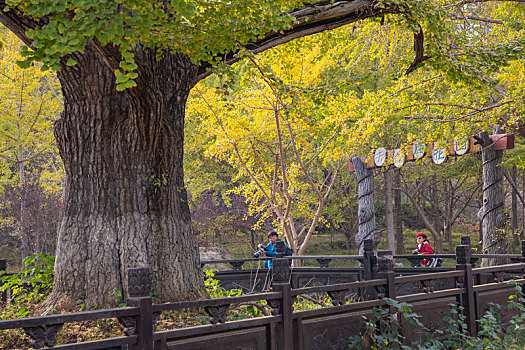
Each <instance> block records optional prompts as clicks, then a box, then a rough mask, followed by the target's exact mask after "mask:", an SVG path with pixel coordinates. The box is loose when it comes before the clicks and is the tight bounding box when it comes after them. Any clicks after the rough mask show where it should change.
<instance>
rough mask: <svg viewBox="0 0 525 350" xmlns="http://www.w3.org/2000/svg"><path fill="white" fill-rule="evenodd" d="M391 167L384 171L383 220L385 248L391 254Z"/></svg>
mask: <svg viewBox="0 0 525 350" xmlns="http://www.w3.org/2000/svg"><path fill="white" fill-rule="evenodd" d="M392 171H393V170H392V169H389V170H388V171H386V172H385V199H386V205H385V219H386V220H385V221H386V241H387V249H388V250H390V251H391V252H392V254H397V252H396V240H395V232H394V210H393V208H392Z"/></svg>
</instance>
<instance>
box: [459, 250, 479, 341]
mask: <svg viewBox="0 0 525 350" xmlns="http://www.w3.org/2000/svg"><path fill="white" fill-rule="evenodd" d="M456 261H457V264H456V270H461V271H464V275H463V281H462V283H461V284H462V287H463V288H465V293H463V294H462V295H460V296H459V298H458V306H463V314H464V315H465V321H466V323H467V330H468V333H469V334H470V335H471V336H472V337H475V336H476V335H477V329H476V300H475V299H474V281H473V278H472V265H471V264H470V246H468V245H458V246H456Z"/></svg>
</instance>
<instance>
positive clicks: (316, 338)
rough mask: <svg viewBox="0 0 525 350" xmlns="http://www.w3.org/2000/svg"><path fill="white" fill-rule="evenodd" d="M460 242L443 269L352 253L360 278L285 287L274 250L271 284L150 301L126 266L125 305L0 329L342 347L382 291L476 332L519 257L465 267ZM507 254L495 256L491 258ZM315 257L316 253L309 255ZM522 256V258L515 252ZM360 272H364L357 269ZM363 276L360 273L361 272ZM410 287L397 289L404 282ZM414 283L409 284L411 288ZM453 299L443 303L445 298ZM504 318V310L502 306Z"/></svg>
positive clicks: (122, 341)
mask: <svg viewBox="0 0 525 350" xmlns="http://www.w3.org/2000/svg"><path fill="white" fill-rule="evenodd" d="M475 256H476V255H471V253H470V247H469V246H468V245H460V246H457V247H456V254H454V258H455V259H456V262H457V263H456V265H455V267H452V268H448V269H447V270H443V269H441V270H440V269H431V268H419V269H415V270H417V271H419V273H418V274H406V275H403V274H400V273H399V271H397V272H396V268H394V267H393V262H392V260H391V259H388V258H387V257H385V256H378V255H376V254H372V255H370V256H369V258H368V259H367V258H366V255H365V257H359V259H360V260H361V261H362V263H363V265H365V263H366V261H367V260H368V261H369V265H370V268H367V269H368V270H367V271H368V272H366V273H365V271H366V270H365V269H363V270H362V274H361V278H360V279H359V280H357V281H352V282H348V283H338V284H331V285H324V286H313V287H305V288H293V287H292V284H291V279H292V274H293V270H294V269H292V268H291V267H290V264H289V258H284V257H283V256H282V253H280V255H278V257H277V258H275V259H274V260H273V268H272V270H271V274H270V276H271V290H270V291H268V292H265V293H254V294H248V295H241V296H238V297H232V298H220V299H210V300H200V301H183V302H173V303H163V304H155V305H154V304H153V301H152V298H151V297H150V290H149V289H148V287H149V286H150V279H149V270H148V269H147V268H135V269H130V270H129V271H128V285H129V298H128V300H127V304H128V307H126V308H120V309H106V310H98V311H89V312H80V313H72V314H61V315H51V316H43V317H35V318H26V319H17V320H4V321H0V330H7V329H23V330H24V331H25V332H26V333H27V334H28V335H29V336H30V337H31V338H32V339H33V340H34V341H33V347H34V348H42V347H44V346H48V347H54V348H56V349H72V350H74V349H144V350H146V349H192V350H197V349H209V348H217V349H233V348H253V349H261V348H262V349H286V350H292V349H315V348H321V345H322V347H323V348H324V347H326V348H331V347H338V346H341V347H342V348H344V347H345V344H347V342H348V337H349V336H352V335H356V334H359V332H361V331H362V330H363V325H364V319H363V316H365V317H371V316H372V313H373V312H372V308H373V307H384V306H386V304H385V302H384V298H386V297H388V298H391V299H395V300H398V301H402V302H408V303H411V304H412V305H413V310H414V312H416V313H418V314H420V315H421V316H422V318H421V321H422V322H423V324H425V326H426V327H427V328H428V329H430V330H431V331H433V330H436V329H439V328H441V329H444V328H446V326H447V325H446V324H445V322H444V321H443V317H444V316H446V315H450V314H451V313H452V312H451V310H452V309H451V308H453V309H456V310H461V312H463V314H464V316H465V322H466V325H467V329H468V332H469V334H471V335H476V333H477V324H476V320H478V319H479V318H481V316H482V315H483V313H484V311H485V310H486V309H487V308H488V305H489V302H495V303H500V304H504V303H506V301H507V300H508V297H509V296H510V295H514V294H516V289H515V286H514V285H513V284H511V283H509V281H510V280H511V279H512V280H514V281H515V283H518V284H524V283H525V275H524V274H525V263H523V262H519V263H514V264H506V265H500V266H492V267H473V265H472V264H471V262H472V259H473V258H474V257H475ZM501 257H506V258H515V257H514V256H511V255H501V256H498V258H501ZM314 258H317V257H314ZM521 259H522V258H521ZM365 275H368V276H365ZM365 277H366V278H365ZM407 285H409V286H411V288H412V289H409V292H408V293H407V289H406V288H405V289H403V287H404V286H407ZM413 286H417V290H416V289H413ZM319 294H322V295H326V296H328V297H329V299H327V300H329V301H330V302H329V303H330V305H327V306H325V307H320V308H318V309H312V310H303V311H294V308H293V305H294V301H295V300H296V299H297V298H298V297H300V296H307V297H310V296H312V295H319ZM254 301H264V302H265V303H266V304H267V305H268V306H269V307H270V308H271V311H272V312H271V316H264V317H257V318H251V319H245V320H234V321H228V318H227V312H228V310H230V308H231V307H232V305H238V304H243V303H249V302H254ZM451 304H452V305H454V306H450V305H451ZM187 309H194V310H201V311H203V312H205V313H206V315H207V317H208V319H209V324H206V325H202V326H193V327H186V328H180V329H174V330H166V331H159V332H156V331H155V328H156V327H155V324H156V322H157V320H158V319H159V317H160V315H161V314H162V313H163V312H168V311H173V310H187ZM391 312H394V310H391ZM501 316H502V318H503V319H504V320H508V319H509V318H510V317H511V316H512V312H511V311H509V310H507V309H506V308H504V309H502V312H501ZM106 318H117V319H118V320H119V321H120V323H121V324H122V326H123V328H124V330H123V333H124V336H121V337H114V338H109V339H104V340H97V341H91V342H84V343H78V344H68V345H60V346H56V334H57V333H58V331H60V329H61V328H62V326H63V325H64V324H65V323H70V322H78V321H85V320H98V319H106ZM411 327H413V326H411V325H409V324H402V325H401V328H400V331H401V332H402V333H403V335H404V336H405V339H406V341H407V343H414V344H415V343H417V342H418V341H420V339H421V334H420V333H418V331H417V330H416V329H413V328H411Z"/></svg>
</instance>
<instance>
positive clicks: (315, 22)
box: [197, 0, 400, 80]
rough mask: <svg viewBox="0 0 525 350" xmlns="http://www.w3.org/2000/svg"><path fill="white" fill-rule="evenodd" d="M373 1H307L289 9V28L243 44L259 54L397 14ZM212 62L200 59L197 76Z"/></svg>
mask: <svg viewBox="0 0 525 350" xmlns="http://www.w3.org/2000/svg"><path fill="white" fill-rule="evenodd" d="M374 4H375V1H373V0H340V1H318V2H315V3H308V4H307V5H306V6H305V7H303V8H300V9H295V10H292V11H290V12H288V13H286V14H288V15H291V16H293V17H294V18H295V19H296V21H295V23H294V24H292V27H291V28H290V29H288V30H285V31H283V32H281V33H276V32H270V33H268V34H267V35H266V36H265V37H263V38H261V39H259V40H256V41H252V42H249V43H247V44H246V45H244V47H246V49H248V50H250V51H251V52H252V53H254V54H256V53H260V52H263V51H265V50H268V49H270V48H272V47H275V46H278V45H282V44H285V43H287V42H289V41H292V40H294V39H298V38H301V37H304V36H308V35H312V34H316V33H320V32H323V31H325V30H330V29H335V28H339V27H341V26H344V25H346V24H350V23H354V22H357V21H359V20H362V19H365V18H370V17H376V16H383V15H384V14H387V13H399V12H400V10H399V8H397V7H387V8H382V9H380V8H375V7H374ZM236 53H237V51H235V52H233V51H232V52H229V53H227V54H226V55H221V57H222V59H223V62H224V63H226V64H233V63H235V62H237V61H239V60H240V59H239V58H238V57H236ZM211 68H212V67H211V65H210V64H209V63H205V62H202V63H201V65H200V67H199V71H198V76H197V79H198V80H201V79H203V78H205V77H207V76H208V75H210V74H211V73H212V72H211V70H210V69H211Z"/></svg>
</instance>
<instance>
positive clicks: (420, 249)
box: [417, 241, 434, 266]
mask: <svg viewBox="0 0 525 350" xmlns="http://www.w3.org/2000/svg"><path fill="white" fill-rule="evenodd" d="M417 253H418V254H434V251H433V250H432V247H431V246H430V244H429V243H428V241H423V244H422V245H418V246H417ZM429 261H430V259H425V260H423V261H421V263H420V264H421V265H425V266H426V265H427V263H428V262H429Z"/></svg>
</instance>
